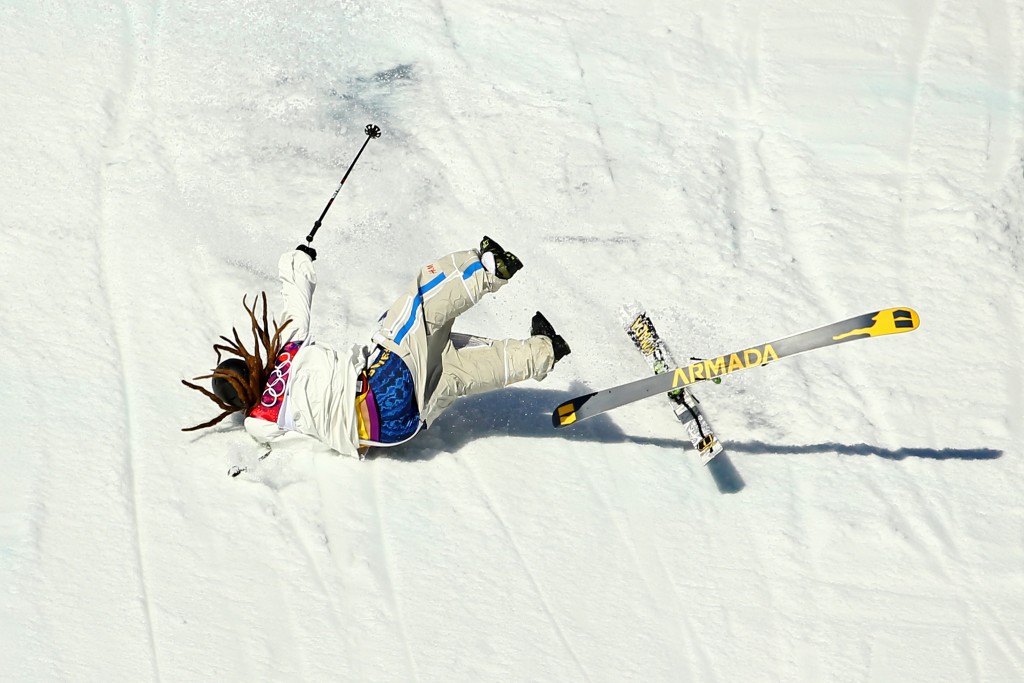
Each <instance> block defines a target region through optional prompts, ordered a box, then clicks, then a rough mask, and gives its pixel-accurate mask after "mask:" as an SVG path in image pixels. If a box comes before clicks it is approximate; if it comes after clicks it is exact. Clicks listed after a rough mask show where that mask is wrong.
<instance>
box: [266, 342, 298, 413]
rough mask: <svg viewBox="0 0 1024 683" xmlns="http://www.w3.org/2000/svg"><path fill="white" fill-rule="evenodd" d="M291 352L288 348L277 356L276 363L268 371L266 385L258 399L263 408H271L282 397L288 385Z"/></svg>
mask: <svg viewBox="0 0 1024 683" xmlns="http://www.w3.org/2000/svg"><path fill="white" fill-rule="evenodd" d="M292 352H293V350H288V351H285V352H284V353H282V354H281V355H280V356H278V357H277V363H276V364H274V369H273V370H271V371H270V377H269V378H267V386H266V388H265V389H264V390H263V396H262V398H261V400H260V404H261V405H262V406H263V407H264V408H273V407H274V406H276V405H277V404H278V403H280V402H281V400H282V399H283V398H284V392H285V389H286V388H287V387H288V371H289V370H291V367H292V358H293V356H292Z"/></svg>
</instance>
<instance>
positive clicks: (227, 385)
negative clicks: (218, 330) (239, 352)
mask: <svg viewBox="0 0 1024 683" xmlns="http://www.w3.org/2000/svg"><path fill="white" fill-rule="evenodd" d="M217 370H218V371H227V372H233V373H235V374H236V375H238V377H239V379H241V380H242V382H243V383H244V382H248V381H249V366H248V365H246V364H245V361H244V360H242V359H241V358H228V359H227V360H225V361H221V363H220V364H219V365H218V366H217ZM213 393H214V394H216V395H217V398H219V399H220V400H222V401H224V402H225V403H227V404H228V405H231V406H234V407H236V408H241V409H243V410H244V409H245V407H246V405H245V402H244V401H242V397H241V396H239V395H238V392H237V391H235V388H234V387H233V386H231V382H229V381H228V380H226V379H224V378H223V377H216V376H214V378H213Z"/></svg>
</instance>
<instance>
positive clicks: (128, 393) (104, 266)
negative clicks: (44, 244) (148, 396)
mask: <svg viewBox="0 0 1024 683" xmlns="http://www.w3.org/2000/svg"><path fill="white" fill-rule="evenodd" d="M119 9H120V17H121V25H122V36H121V51H122V59H121V65H120V82H119V83H118V86H119V87H118V91H117V92H116V93H110V94H108V96H107V99H106V101H105V103H104V104H105V105H106V107H107V108H108V109H107V115H108V117H110V127H109V129H108V132H107V135H106V139H105V141H104V143H103V145H102V147H103V149H104V152H103V155H102V156H101V158H100V168H99V169H98V172H97V176H98V177H99V178H100V186H99V188H98V198H97V203H98V206H99V214H100V226H99V231H98V234H97V240H96V243H97V249H98V252H99V269H98V270H99V274H100V290H101V291H102V293H103V296H104V297H105V299H106V309H107V311H108V312H109V315H110V319H111V321H112V330H111V332H112V334H111V335H110V338H111V340H112V347H113V350H114V353H115V364H116V365H117V367H118V372H119V374H120V378H121V391H122V399H123V401H124V407H125V412H124V421H125V434H124V436H123V439H124V443H125V448H124V453H123V456H122V457H123V468H124V473H123V476H124V479H125V485H126V487H127V489H128V491H127V496H126V502H127V507H128V513H129V515H130V518H131V521H132V527H133V531H134V543H133V546H134V547H133V551H134V553H133V554H134V561H135V564H136V570H137V572H138V583H139V586H138V590H139V593H140V601H141V605H142V609H143V614H144V620H145V628H146V632H147V633H146V636H147V639H148V647H149V655H150V661H151V665H152V668H153V669H152V670H153V676H154V680H157V681H159V680H160V657H159V653H158V649H157V637H156V633H155V631H154V614H153V607H152V603H151V599H150V594H149V587H148V584H147V580H146V563H145V558H144V552H143V536H144V534H143V530H142V519H141V515H140V511H139V508H140V493H139V485H138V464H137V456H136V453H137V452H138V446H136V443H137V441H138V434H137V431H138V428H137V427H136V418H135V417H134V413H135V410H134V408H133V401H134V399H133V394H134V393H135V391H134V386H133V383H132V381H131V375H130V372H129V370H128V368H127V365H126V363H125V350H126V349H132V348H133V340H132V338H131V336H130V334H129V332H128V331H127V330H126V328H125V326H124V325H123V324H120V323H119V321H120V320H121V318H120V316H119V312H120V311H123V310H128V309H129V308H130V306H127V305H122V303H121V301H120V296H119V293H120V292H123V291H126V290H128V291H130V290H131V285H130V283H128V282H124V281H120V279H119V278H118V276H117V275H115V274H114V273H113V272H112V271H116V270H118V268H117V266H115V265H114V263H115V262H116V258H117V257H116V256H114V255H115V254H116V253H117V249H116V248H115V247H114V245H115V244H117V242H118V241H119V239H118V236H117V235H116V234H115V232H114V231H115V230H116V229H117V228H115V227H113V226H112V225H111V215H110V214H111V212H110V209H109V206H110V204H111V202H112V201H114V199H113V198H114V192H113V191H112V189H111V180H110V178H109V175H108V168H109V167H110V166H112V165H114V164H117V163H123V160H122V159H121V158H119V157H121V155H122V154H125V151H126V150H125V147H126V143H127V140H128V138H129V135H130V132H129V130H128V125H129V124H127V123H126V118H127V117H128V116H129V115H131V112H132V111H133V108H134V107H133V105H135V103H136V102H138V101H139V100H140V98H141V96H140V94H139V89H140V87H141V86H140V83H141V82H142V81H144V80H145V78H146V74H145V73H144V72H145V64H146V61H147V56H146V55H145V54H144V52H143V50H142V48H141V41H140V38H139V35H140V31H144V30H145V29H142V28H141V26H140V24H139V21H138V18H137V17H136V16H135V12H133V10H132V8H131V6H129V5H128V4H126V3H121V6H120V8H119ZM147 28H148V29H150V30H153V27H152V26H149V27H147Z"/></svg>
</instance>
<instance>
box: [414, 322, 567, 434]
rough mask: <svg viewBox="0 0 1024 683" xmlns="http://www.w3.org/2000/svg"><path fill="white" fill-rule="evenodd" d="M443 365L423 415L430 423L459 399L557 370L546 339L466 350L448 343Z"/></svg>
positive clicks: (543, 375)
mask: <svg viewBox="0 0 1024 683" xmlns="http://www.w3.org/2000/svg"><path fill="white" fill-rule="evenodd" d="M441 363H442V366H441V376H440V379H439V381H438V383H437V386H436V387H435V388H434V390H433V393H432V394H431V395H430V397H429V398H428V400H427V409H426V410H425V411H424V414H423V416H424V418H425V419H426V420H427V423H428V424H429V423H430V422H431V421H433V419H434V418H436V417H437V416H438V415H440V414H441V413H442V412H444V410H445V409H447V408H448V407H449V406H450V405H451V404H452V403H453V402H454V401H455V399H457V398H458V397H460V396H471V395H473V394H482V393H484V392H487V391H493V390H495V389H501V388H502V387H507V386H509V385H511V384H515V383H517V382H522V381H523V380H527V379H536V380H542V379H544V377H546V376H547V374H548V373H549V372H550V371H551V368H552V367H554V364H555V353H554V350H553V349H552V346H551V340H550V339H548V338H547V337H543V336H535V337H530V338H529V339H525V340H519V339H504V340H495V341H492V342H491V343H490V344H489V345H487V346H476V347H467V348H463V349H456V348H455V347H454V346H452V345H451V344H450V343H449V345H448V346H447V347H446V348H445V352H444V354H442V359H441Z"/></svg>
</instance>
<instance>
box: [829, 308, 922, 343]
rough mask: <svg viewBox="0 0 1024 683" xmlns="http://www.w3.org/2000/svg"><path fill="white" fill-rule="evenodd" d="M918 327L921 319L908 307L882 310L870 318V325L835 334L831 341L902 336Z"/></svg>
mask: <svg viewBox="0 0 1024 683" xmlns="http://www.w3.org/2000/svg"><path fill="white" fill-rule="evenodd" d="M868 315H871V314H868ZM920 325H921V317H920V316H919V315H918V314H917V311H915V310H914V309H913V308H910V307H909V306H901V307H898V308H883V309H882V310H880V311H878V312H877V313H875V314H874V315H873V316H872V317H871V324H870V325H868V326H867V327H861V328H858V329H856V330H850V331H849V332H844V333H843V334H837V335H836V336H834V337H832V339H834V340H835V341H842V340H844V339H847V338H848V337H881V336H884V335H887V334H902V333H904V332H913V331H914V330H916V329H917V328H918V327H919V326H920Z"/></svg>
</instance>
